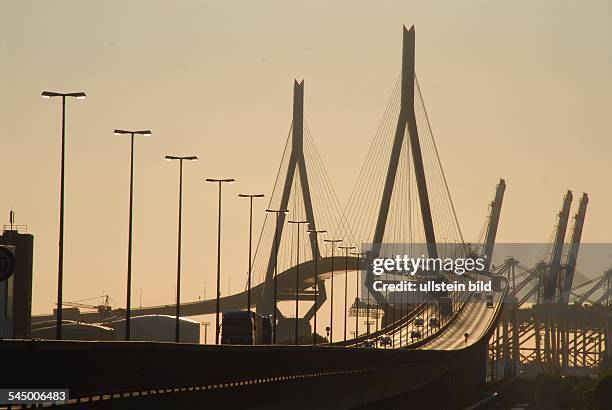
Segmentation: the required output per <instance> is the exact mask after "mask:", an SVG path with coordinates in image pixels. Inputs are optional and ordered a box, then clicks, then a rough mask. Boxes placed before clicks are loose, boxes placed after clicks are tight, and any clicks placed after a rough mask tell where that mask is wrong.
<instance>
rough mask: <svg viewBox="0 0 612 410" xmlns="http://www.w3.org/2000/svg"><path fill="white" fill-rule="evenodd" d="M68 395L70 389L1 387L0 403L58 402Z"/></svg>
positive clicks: (65, 399)
mask: <svg viewBox="0 0 612 410" xmlns="http://www.w3.org/2000/svg"><path fill="white" fill-rule="evenodd" d="M68 397H69V395H68V389H0V404H38V403H51V402H53V403H57V402H64V401H67V400H68Z"/></svg>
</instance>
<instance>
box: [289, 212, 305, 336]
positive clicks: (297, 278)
mask: <svg viewBox="0 0 612 410" xmlns="http://www.w3.org/2000/svg"><path fill="white" fill-rule="evenodd" d="M288 223H290V224H295V225H296V226H297V253H296V256H297V264H296V265H295V330H294V332H295V334H294V343H293V344H295V345H297V344H298V330H299V327H298V314H299V310H298V300H299V295H298V294H299V287H300V225H303V224H307V223H308V221H289V222H288Z"/></svg>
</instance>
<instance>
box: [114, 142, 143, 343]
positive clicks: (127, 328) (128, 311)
mask: <svg viewBox="0 0 612 410" xmlns="http://www.w3.org/2000/svg"><path fill="white" fill-rule="evenodd" d="M113 134H115V135H129V136H130V216H129V221H128V260H127V298H126V302H125V340H130V314H131V302H132V209H133V199H134V135H142V136H147V137H150V136H151V131H149V130H140V131H128V130H115V131H114V132H113Z"/></svg>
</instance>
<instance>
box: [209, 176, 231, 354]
mask: <svg viewBox="0 0 612 410" xmlns="http://www.w3.org/2000/svg"><path fill="white" fill-rule="evenodd" d="M206 182H207V183H209V184H218V185H219V219H218V221H217V307H216V313H215V315H216V316H215V344H217V345H218V344H219V332H220V330H221V326H219V311H220V307H221V184H223V183H225V182H226V183H228V184H233V183H234V182H236V180H235V179H233V178H224V179H215V178H206Z"/></svg>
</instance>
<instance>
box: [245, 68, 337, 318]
mask: <svg viewBox="0 0 612 410" xmlns="http://www.w3.org/2000/svg"><path fill="white" fill-rule="evenodd" d="M296 174H297V175H296ZM296 178H299V187H300V190H301V196H302V201H303V206H304V212H305V217H306V220H307V221H308V229H311V230H316V229H317V225H316V221H315V214H314V210H313V205H312V197H311V194H310V183H309V180H308V171H307V169H306V159H305V157H304V80H302V81H300V82H298V81H297V80H295V81H294V84H293V121H292V123H291V153H290V157H289V162H288V165H287V172H286V174H285V179H284V182H283V183H282V187H283V190H282V193H281V196H280V202H279V205H278V209H287V208H288V206H289V198H290V196H291V193H292V190H293V188H294V186H297V184H294V182H295V180H296ZM294 195H295V193H294ZM289 211H290V212H291V211H294V210H293V209H289ZM286 219H287V214H285V213H280V214H279V215H278V225H277V228H276V229H278V231H277V232H276V235H277V236H278V243H279V244H280V243H281V242H282V237H283V232H284V228H285V222H286ZM279 248H280V246H272V247H271V250H270V255H269V258H268V263H267V268H266V271H265V273H266V275H265V280H264V283H263V286H262V291H261V295H260V298H259V301H258V302H257V304H256V309H257V311H258V312H259V313H262V314H267V315H271V314H272V313H273V312H274V275H275V267H276V260H277V259H276V258H277V256H278V252H279ZM310 248H311V251H312V255H313V258H314V257H317V258H319V257H320V253H319V246H318V242H317V241H316V240H312V241H310ZM276 273H277V274H278V273H280V272H276ZM316 280H317V285H318V286H317V287H318V294H317V295H316V298H317V306H321V305H322V304H323V302H325V300H326V299H327V294H326V292H325V283H324V282H323V281H322V280H320V279H318V278H317V279H316ZM313 315H314V306H313V307H312V308H311V309H310V310H309V311H308V313H307V314H306V316H305V317H304V318H303V320H304V321H309V320H310V318H311V317H312V316H313ZM276 316H277V318H279V319H281V320H282V319H284V316H283V315H282V313H281V312H280V310H279V309H278V308H276Z"/></svg>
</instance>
